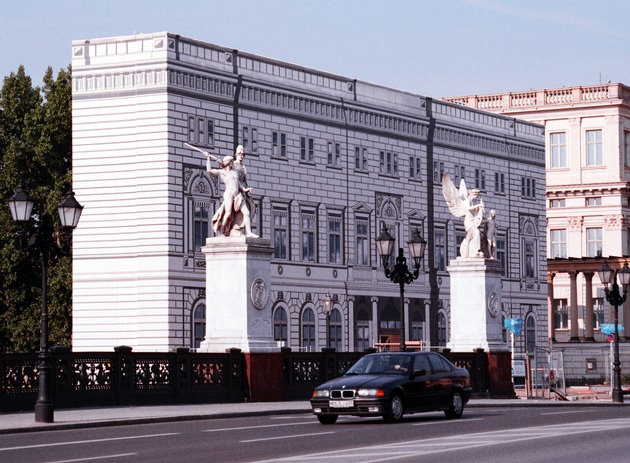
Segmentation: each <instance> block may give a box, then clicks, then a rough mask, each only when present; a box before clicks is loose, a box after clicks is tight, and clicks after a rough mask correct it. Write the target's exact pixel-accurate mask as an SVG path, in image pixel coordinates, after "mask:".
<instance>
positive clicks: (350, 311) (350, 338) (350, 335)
mask: <svg viewBox="0 0 630 463" xmlns="http://www.w3.org/2000/svg"><path fill="white" fill-rule="evenodd" d="M347 304H348V326H347V330H346V332H347V333H348V351H349V352H354V339H355V337H356V329H355V328H356V327H355V325H354V296H348V299H347Z"/></svg>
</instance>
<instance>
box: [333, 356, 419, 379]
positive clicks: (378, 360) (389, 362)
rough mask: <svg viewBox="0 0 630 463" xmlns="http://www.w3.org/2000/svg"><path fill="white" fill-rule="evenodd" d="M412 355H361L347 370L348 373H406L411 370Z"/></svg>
mask: <svg viewBox="0 0 630 463" xmlns="http://www.w3.org/2000/svg"><path fill="white" fill-rule="evenodd" d="M410 362H411V356H409V355H400V354H388V353H383V354H377V355H367V356H365V357H361V358H360V359H359V360H358V361H357V363H355V364H354V365H352V367H351V368H350V369H349V370H348V371H347V373H346V374H348V375H365V374H373V375H375V374H388V375H405V374H407V371H409V364H410Z"/></svg>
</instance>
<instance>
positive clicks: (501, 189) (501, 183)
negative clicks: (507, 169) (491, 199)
mask: <svg viewBox="0 0 630 463" xmlns="http://www.w3.org/2000/svg"><path fill="white" fill-rule="evenodd" d="M494 191H495V193H505V174H504V173H500V172H495V173H494Z"/></svg>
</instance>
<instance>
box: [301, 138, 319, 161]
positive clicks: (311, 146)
mask: <svg viewBox="0 0 630 463" xmlns="http://www.w3.org/2000/svg"><path fill="white" fill-rule="evenodd" d="M314 157H315V140H313V139H312V138H306V137H300V159H301V160H302V161H306V162H313V159H314Z"/></svg>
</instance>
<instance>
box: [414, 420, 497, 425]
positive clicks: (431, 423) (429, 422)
mask: <svg viewBox="0 0 630 463" xmlns="http://www.w3.org/2000/svg"><path fill="white" fill-rule="evenodd" d="M482 420H485V418H465V419H463V420H458V421H454V420H439V421H425V422H423V423H411V426H431V425H434V424H453V423H459V422H464V421H465V422H466V423H469V422H471V421H482Z"/></svg>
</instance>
